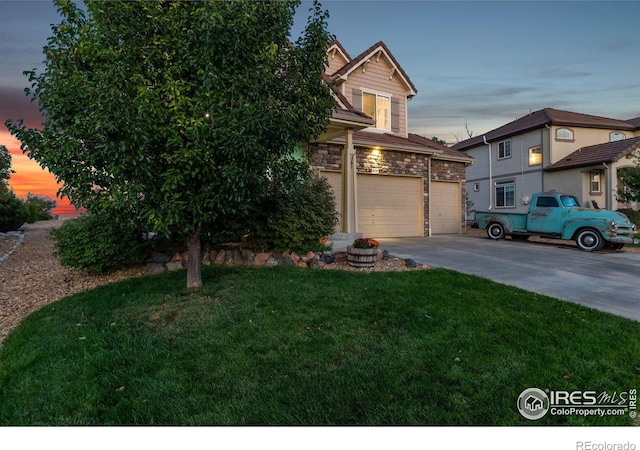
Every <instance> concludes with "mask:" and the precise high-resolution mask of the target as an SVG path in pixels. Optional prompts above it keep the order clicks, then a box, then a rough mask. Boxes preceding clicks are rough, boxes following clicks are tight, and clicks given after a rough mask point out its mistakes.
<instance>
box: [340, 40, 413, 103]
mask: <svg viewBox="0 0 640 450" xmlns="http://www.w3.org/2000/svg"><path fill="white" fill-rule="evenodd" d="M378 51H383V52H384V53H385V55H387V57H388V58H389V60H390V61H391V63H392V64H393V65H394V66H395V68H396V70H397V71H398V72H400V75H401V77H402V79H403V80H404V81H405V82H406V83H407V85H408V87H409V89H410V90H411V91H412V94H411V95H416V94H417V93H418V90H417V89H416V87H415V85H414V84H413V82H412V81H411V79H410V78H409V76H408V75H407V74H406V72H405V71H404V69H403V68H402V66H401V65H400V64H399V63H398V61H397V60H396V58H395V57H394V56H393V54H392V53H391V52H390V51H389V48H388V47H387V46H386V45H385V43H384V42H382V41H379V42H376V43H375V44H373V45H372V46H371V47H369V48H368V49H366V50H365V51H364V52H362V53H360V54H359V55H358V56H356V57H355V58H354V59H352V60H351V61H350V62H349V63H348V64H345V65H344V66H342V67H341V68H340V69H338V70H337V71H336V72H335V73H333V74H331V75H330V76H331V79H332V80H338V79H339V78H341V77H344V76H345V75H348V74H349V73H351V72H352V71H353V70H355V69H356V68H357V67H358V66H360V65H361V64H364V63H365V61H366V60H367V59H369V58H370V57H371V56H373V55H374V54H375V53H376V52H378Z"/></svg>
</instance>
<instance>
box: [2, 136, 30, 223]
mask: <svg viewBox="0 0 640 450" xmlns="http://www.w3.org/2000/svg"><path fill="white" fill-rule="evenodd" d="M12 173H13V170H11V154H10V153H9V150H7V147H5V146H4V145H0V233H4V232H6V231H13V230H17V229H18V228H20V226H22V225H23V224H24V222H25V221H26V220H27V210H26V209H25V206H24V202H23V201H22V200H20V199H19V198H18V197H16V195H15V194H14V193H13V191H11V190H10V189H9V185H8V183H7V182H8V181H9V178H10V177H11V174H12Z"/></svg>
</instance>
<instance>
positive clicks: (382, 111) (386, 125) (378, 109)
mask: <svg viewBox="0 0 640 450" xmlns="http://www.w3.org/2000/svg"><path fill="white" fill-rule="evenodd" d="M362 112H363V113H365V114H366V115H367V116H369V117H371V118H372V119H373V120H375V121H376V128H379V129H381V130H389V131H390V130H391V96H389V95H382V94H374V93H371V92H363V93H362Z"/></svg>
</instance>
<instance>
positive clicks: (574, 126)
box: [453, 108, 640, 212]
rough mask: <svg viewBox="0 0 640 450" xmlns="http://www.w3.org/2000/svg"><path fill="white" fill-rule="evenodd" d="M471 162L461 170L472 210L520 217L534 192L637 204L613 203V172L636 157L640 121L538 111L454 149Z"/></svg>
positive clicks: (590, 203)
mask: <svg viewBox="0 0 640 450" xmlns="http://www.w3.org/2000/svg"><path fill="white" fill-rule="evenodd" d="M453 148H454V149H456V150H459V151H462V152H465V153H466V154H468V155H469V156H472V157H473V158H474V159H475V163H474V164H473V166H470V167H469V168H467V174H466V177H467V194H468V197H469V200H470V201H471V202H473V207H472V208H471V209H472V210H473V209H475V210H478V211H481V210H490V209H509V210H512V211H514V212H526V211H527V209H528V201H529V198H530V197H531V195H532V194H533V193H534V192H540V191H549V190H556V191H562V192H567V193H570V194H573V195H575V196H576V197H577V198H578V200H579V201H580V203H581V205H582V206H585V207H594V208H606V209H614V210H615V209H618V208H620V207H632V208H634V209H637V207H638V205H637V204H635V203H634V204H633V205H627V204H620V203H619V202H618V201H617V199H616V192H617V189H618V183H619V182H620V181H619V180H618V176H617V170H618V169H620V168H623V167H630V166H634V165H635V163H636V159H635V158H634V155H637V154H639V153H640V150H639V149H640V118H636V119H632V120H628V121H624V120H616V119H609V118H606V117H597V116H591V115H587V114H579V113H574V112H569V111H561V110H557V109H552V108H545V109H542V110H540V111H535V112H532V113H530V114H529V115H527V116H525V117H522V118H520V119H517V120H515V121H514V122H511V123H508V124H506V125H504V126H502V127H499V128H496V129H495V130H492V131H490V132H488V133H485V134H483V135H480V136H475V137H473V138H471V139H467V140H465V141H463V142H459V143H458V144H456V145H454V146H453Z"/></svg>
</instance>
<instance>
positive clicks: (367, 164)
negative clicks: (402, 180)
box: [311, 144, 466, 236]
mask: <svg viewBox="0 0 640 450" xmlns="http://www.w3.org/2000/svg"><path fill="white" fill-rule="evenodd" d="M313 147H314V155H313V158H312V160H311V168H312V169H313V170H314V171H316V172H320V171H323V170H328V171H338V172H340V171H342V148H343V146H341V145H333V144H314V145H313ZM355 148H356V159H357V162H358V173H363V174H366V173H370V174H380V175H406V176H420V177H422V178H423V180H424V188H423V193H424V233H425V236H428V232H429V214H428V212H429V185H428V183H429V181H428V180H429V162H428V158H427V156H425V155H421V154H418V153H410V152H400V151H393V150H377V151H376V150H373V149H370V148H367V147H358V146H356V147H355ZM465 169H466V166H465V164H464V163H460V162H455V161H443V160H439V159H432V160H431V180H432V181H459V182H461V193H462V198H461V203H460V204H461V205H462V206H463V208H464V205H465V198H466V195H465ZM463 220H464V211H460V221H461V223H462V222H463Z"/></svg>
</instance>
